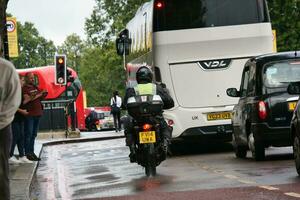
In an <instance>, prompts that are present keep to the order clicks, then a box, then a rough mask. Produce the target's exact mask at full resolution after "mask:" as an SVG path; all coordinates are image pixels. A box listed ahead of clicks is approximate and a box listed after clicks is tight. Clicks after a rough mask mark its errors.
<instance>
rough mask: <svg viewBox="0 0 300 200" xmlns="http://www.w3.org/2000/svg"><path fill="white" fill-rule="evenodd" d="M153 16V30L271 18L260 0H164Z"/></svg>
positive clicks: (232, 23) (228, 23) (239, 23)
mask: <svg viewBox="0 0 300 200" xmlns="http://www.w3.org/2000/svg"><path fill="white" fill-rule="evenodd" d="M174 13H176V14H174ZM154 19H155V20H154V23H155V25H154V31H164V30H178V29H190V28H205V27H215V26H230V25H241V24H252V23H261V22H269V21H270V19H269V16H268V14H267V8H266V4H265V1H263V0H243V1H241V0H190V1H185V2H183V1H182V0H173V1H166V3H165V7H164V9H155V11H154Z"/></svg>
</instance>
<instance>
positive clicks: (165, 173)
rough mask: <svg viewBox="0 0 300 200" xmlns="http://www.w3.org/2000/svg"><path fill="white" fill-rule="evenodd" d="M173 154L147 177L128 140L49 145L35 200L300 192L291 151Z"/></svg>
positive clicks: (196, 148) (220, 148) (195, 149)
mask: <svg viewBox="0 0 300 200" xmlns="http://www.w3.org/2000/svg"><path fill="white" fill-rule="evenodd" d="M172 152H173V156H172V157H170V158H168V159H167V160H166V161H164V162H163V163H161V165H160V166H159V167H158V168H157V172H158V175H157V176H156V177H150V178H147V177H145V174H144V169H143V168H142V167H141V166H139V165H137V164H135V163H130V162H129V159H128V154H129V151H128V149H127V147H125V143H124V139H115V140H107V141H99V142H85V143H75V144H65V145H55V146H49V147H46V148H44V149H43V152H42V161H41V162H40V165H39V167H38V170H37V172H36V175H35V177H34V180H33V181H34V183H33V188H32V192H31V198H32V199H43V200H44V199H45V200H46V199H63V200H64V199H99V198H112V199H141V197H143V198H142V199H151V198H152V199H182V197H183V196H184V195H186V198H185V199H189V200H190V199H193V198H194V199H202V198H197V196H196V194H197V193H199V195H200V194H201V195H204V196H207V198H206V199H221V198H220V194H222V192H223V193H224V194H225V193H226V195H223V198H222V199H238V198H237V197H240V198H239V199H245V198H242V197H250V196H249V195H250V194H251V192H253V191H256V192H260V193H261V195H263V194H265V197H267V198H261V197H262V196H260V198H258V199H269V198H271V197H272V198H271V199H278V198H279V199H289V198H292V197H290V196H287V195H285V194H284V193H283V192H279V191H280V188H279V190H274V192H273V193H272V191H271V190H268V189H264V188H262V186H268V187H270V186H276V187H275V188H277V186H278V185H281V186H280V187H282V188H286V186H285V185H289V187H290V188H292V189H291V190H290V192H292V193H296V194H297V193H298V192H300V188H299V185H300V180H299V178H298V176H297V173H296V171H295V168H294V162H293V159H292V158H293V157H292V149H291V148H290V147H288V148H269V149H268V150H267V151H266V154H267V157H266V161H263V162H255V161H254V160H253V159H252V158H249V157H248V158H246V159H236V158H235V156H234V153H233V152H232V148H231V145H230V144H222V145H208V146H205V145H199V144H193V145H191V144H188V145H186V144H176V147H173V148H172ZM248 155H250V153H249V152H248ZM278 187H279V186H278ZM247 191H248V192H249V193H247ZM275 191H276V192H275ZM178 192H179V193H178ZM175 194H177V195H175ZM174 195H175V196H174ZM239 195H240V196H239ZM176 196H177V197H178V198H175V197H176ZM230 196H231V197H230ZM252 196H253V195H252ZM150 197H151V198H150ZM171 197H172V198H171ZM179 197H181V198H179ZM189 197H190V198H189ZM192 197H193V198H192ZM198 197H199V196H198ZM213 197H215V198H213ZM253 197H255V195H254V196H253ZM256 197H258V196H256ZM299 197H300V195H299ZM293 198H295V197H293ZM246 199H250V198H246ZM251 199H252V198H251ZM253 199H254V198H253Z"/></svg>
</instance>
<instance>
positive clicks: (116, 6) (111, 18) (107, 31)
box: [85, 0, 149, 46]
mask: <svg viewBox="0 0 300 200" xmlns="http://www.w3.org/2000/svg"><path fill="white" fill-rule="evenodd" d="M147 1H149V0H96V3H97V5H96V6H95V8H94V11H93V13H92V15H91V17H90V18H88V19H87V20H86V23H85V31H86V34H87V37H88V41H89V42H90V43H91V44H93V45H100V46H102V45H105V44H106V43H107V42H109V41H111V39H112V38H113V37H114V36H115V35H117V33H118V32H119V31H120V30H121V29H123V28H124V27H125V25H126V24H127V22H128V21H129V20H130V19H131V18H132V17H133V16H134V15H135V13H136V10H137V9H138V8H139V7H140V6H141V5H142V4H143V3H145V2H147Z"/></svg>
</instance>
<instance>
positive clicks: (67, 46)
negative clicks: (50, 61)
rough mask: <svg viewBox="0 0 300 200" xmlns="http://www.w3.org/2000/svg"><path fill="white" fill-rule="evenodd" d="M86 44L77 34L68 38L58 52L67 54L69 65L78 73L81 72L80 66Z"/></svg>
mask: <svg viewBox="0 0 300 200" xmlns="http://www.w3.org/2000/svg"><path fill="white" fill-rule="evenodd" d="M84 46H85V44H84V42H83V41H82V40H81V39H80V36H78V35H76V34H75V33H73V34H71V35H69V36H67V38H66V40H65V41H64V43H63V44H62V46H60V47H58V52H59V53H62V54H66V56H67V65H68V66H69V67H72V68H73V69H74V70H76V71H77V72H78V71H79V68H80V67H79V65H80V60H81V54H82V51H83V49H84Z"/></svg>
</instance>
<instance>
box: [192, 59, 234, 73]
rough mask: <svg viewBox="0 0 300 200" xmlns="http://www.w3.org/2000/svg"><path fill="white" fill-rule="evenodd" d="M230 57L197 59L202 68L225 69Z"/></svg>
mask: <svg viewBox="0 0 300 200" xmlns="http://www.w3.org/2000/svg"><path fill="white" fill-rule="evenodd" d="M230 63H231V59H220V60H205V61H199V62H198V64H199V66H200V67H201V68H202V69H204V70H210V69H226V68H228V67H229V65H230Z"/></svg>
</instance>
